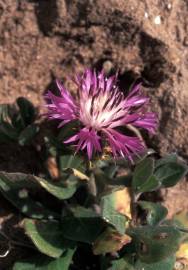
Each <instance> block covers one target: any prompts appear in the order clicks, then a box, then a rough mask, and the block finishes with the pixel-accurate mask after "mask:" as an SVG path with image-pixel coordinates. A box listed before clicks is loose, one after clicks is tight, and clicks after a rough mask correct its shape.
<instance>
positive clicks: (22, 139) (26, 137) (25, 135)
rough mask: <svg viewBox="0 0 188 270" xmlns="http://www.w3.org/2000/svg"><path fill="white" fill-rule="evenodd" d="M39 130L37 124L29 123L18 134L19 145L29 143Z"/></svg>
mask: <svg viewBox="0 0 188 270" xmlns="http://www.w3.org/2000/svg"><path fill="white" fill-rule="evenodd" d="M38 131H39V126H37V125H34V124H33V125H30V126H27V127H26V128H25V129H24V130H23V131H22V132H21V133H20V135H19V137H18V142H19V144H20V145H22V146H23V145H27V144H29V143H31V141H32V139H33V138H34V137H35V135H36V134H37V133H38Z"/></svg>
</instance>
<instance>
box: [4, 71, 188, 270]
mask: <svg viewBox="0 0 188 270" xmlns="http://www.w3.org/2000/svg"><path fill="white" fill-rule="evenodd" d="M72 80H73V82H74V83H75V86H76V87H75V91H74V93H73V94H71V93H70V92H69V90H68V89H66V88H65V86H64V85H63V84H62V83H61V82H60V81H59V80H57V81H56V82H57V88H58V91H59V95H55V94H54V93H53V92H52V90H53V89H51V90H50V91H48V92H47V94H46V95H45V101H46V105H45V106H46V114H45V116H46V120H47V123H48V124H49V126H50V124H51V121H48V120H53V121H52V122H54V125H56V127H57V128H56V131H54V126H53V128H52V130H49V129H48V132H47V133H46V135H44V138H43V139H44V140H43V141H44V145H43V147H41V149H42V150H41V153H43V157H42V159H41V160H43V161H44V173H43V176H42V177H41V175H40V176H34V175H27V174H23V173H6V172H0V192H1V193H2V194H3V195H4V196H5V197H6V198H7V199H8V200H9V201H10V202H12V203H13V204H14V206H16V207H17V208H18V209H19V210H20V212H21V213H22V216H23V222H22V226H23V228H24V230H25V233H26V235H27V236H29V238H30V240H31V241H32V243H33V246H32V248H36V249H38V250H39V251H40V255H39V260H38V259H37V258H38V255H37V254H36V256H34V258H32V260H31V259H30V258H29V259H28V260H27V261H25V262H24V261H23V262H17V263H16V264H15V265H14V268H13V270H20V269H23V270H27V269H31V270H34V269H37V270H43V269H50V270H58V269H62V270H75V269H78V270H84V269H93V270H95V269H96V270H99V269H101V270H151V269H155V270H179V269H187V268H186V267H187V265H188V257H187V252H188V240H187V239H188V238H187V234H186V233H187V231H188V229H187V227H188V218H187V213H180V214H178V215H176V216H174V217H173V218H172V219H171V220H169V219H168V215H167V214H168V210H167V209H166V207H164V206H163V205H162V204H160V203H158V202H155V201H154V200H153V201H152V202H151V201H149V198H151V197H152V195H153V194H154V193H156V192H159V190H160V189H161V188H169V187H172V186H174V185H176V184H177V183H178V182H179V181H180V180H181V179H182V178H183V177H184V176H185V175H186V173H187V166H186V164H185V163H184V161H183V160H181V159H180V158H179V157H178V156H177V155H176V154H169V155H166V156H165V157H162V158H159V155H157V154H156V153H155V151H153V150H151V149H147V147H146V143H145V142H144V139H143V137H142V135H141V132H142V130H145V131H146V132H147V133H149V134H150V135H151V136H152V135H154V134H155V136H157V126H158V117H157V114H156V113H154V112H151V111H150V103H149V98H148V97H146V96H145V95H144V94H143V90H142V86H141V84H136V85H135V86H133V87H132V88H131V89H130V90H129V91H125V90H127V89H119V87H118V75H117V74H116V75H114V76H111V77H107V76H106V75H105V74H104V72H95V71H92V70H90V69H87V70H86V71H85V72H83V74H81V75H75V77H74V78H73V79H72ZM25 108H26V107H25V106H24V109H25ZM23 115H24V114H23ZM46 120H45V121H46ZM4 125H5V123H4ZM26 131H29V132H30V133H31V128H30V125H29V127H27V130H26ZM30 133H27V136H28V134H30ZM25 134H26V132H24V136H25ZM32 134H33V133H32ZM34 134H35V133H34ZM22 135H23V134H22ZM24 138H25V137H24ZM31 138H32V140H33V136H31ZM27 142H28V140H27ZM49 160H53V164H52V165H53V166H55V172H56V173H55V174H54V173H52V166H51V165H50V166H48V164H49ZM53 172H54V167H53ZM34 191H35V192H34ZM36 191H37V192H36ZM35 193H36V194H37V195H36V194H35ZM39 194H40V195H41V197H40V196H39ZM148 194H150V196H148ZM153 197H154V196H153ZM44 198H45V199H44ZM9 244H10V246H11V245H12V242H10V243H9ZM24 244H25V243H24ZM29 245H30V247H31V243H29ZM180 267H183V268H180Z"/></svg>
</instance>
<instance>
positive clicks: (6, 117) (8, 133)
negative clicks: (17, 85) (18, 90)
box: [0, 97, 39, 146]
mask: <svg viewBox="0 0 188 270" xmlns="http://www.w3.org/2000/svg"><path fill="white" fill-rule="evenodd" d="M36 118H37V111H36V109H35V107H34V106H33V104H32V103H31V102H30V101H29V100H27V99H26V98H24V97H19V98H17V100H16V102H15V104H1V105H0V142H1V143H8V142H11V141H13V142H18V143H19V144H20V145H21V146H23V145H28V144H30V143H31V141H32V140H33V138H34V137H35V135H36V134H37V133H38V131H39V126H38V125H37V124H36Z"/></svg>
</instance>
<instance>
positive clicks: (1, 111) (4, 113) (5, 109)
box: [0, 104, 9, 124]
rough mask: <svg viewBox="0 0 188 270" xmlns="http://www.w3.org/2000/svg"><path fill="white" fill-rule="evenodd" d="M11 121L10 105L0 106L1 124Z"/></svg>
mask: <svg viewBox="0 0 188 270" xmlns="http://www.w3.org/2000/svg"><path fill="white" fill-rule="evenodd" d="M7 119H9V105H8V104H0V124H1V123H3V122H6V121H7Z"/></svg>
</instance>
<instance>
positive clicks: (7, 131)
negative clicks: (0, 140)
mask: <svg viewBox="0 0 188 270" xmlns="http://www.w3.org/2000/svg"><path fill="white" fill-rule="evenodd" d="M0 134H2V135H4V137H5V138H7V139H9V140H14V141H16V140H17V138H18V132H17V130H16V129H15V128H14V127H13V126H12V125H11V124H9V123H8V122H3V123H1V125H0Z"/></svg>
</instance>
